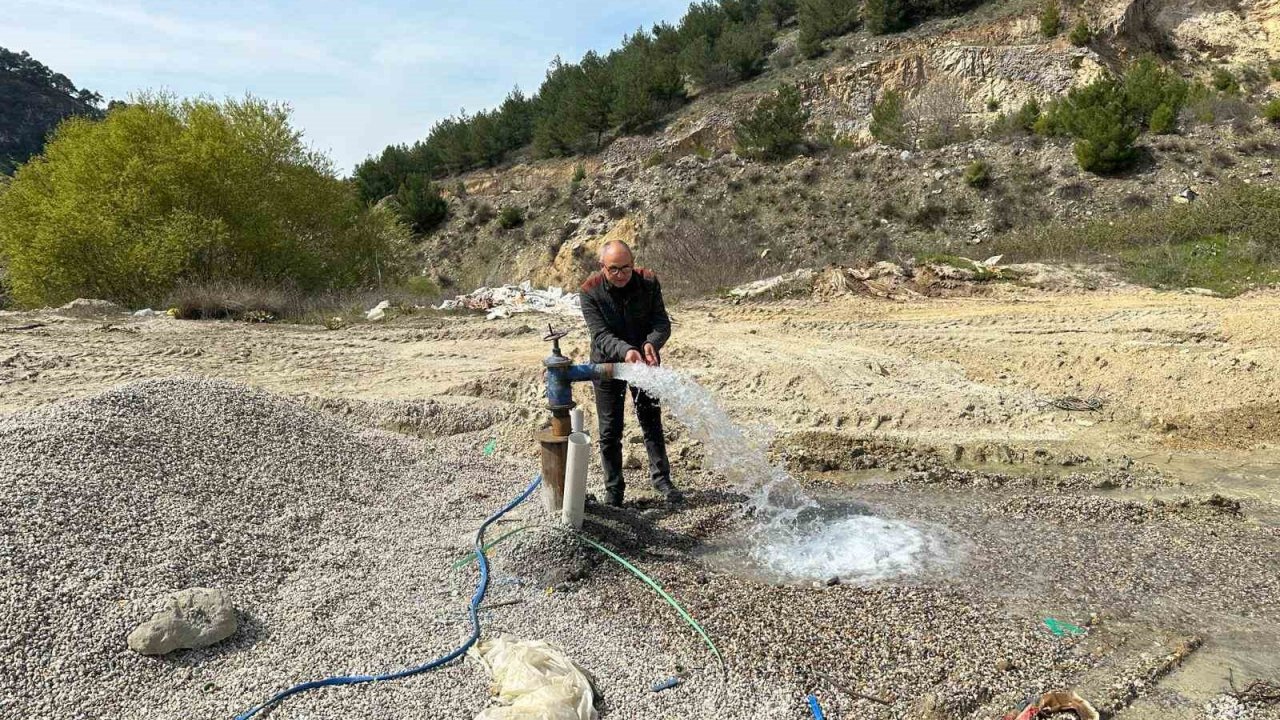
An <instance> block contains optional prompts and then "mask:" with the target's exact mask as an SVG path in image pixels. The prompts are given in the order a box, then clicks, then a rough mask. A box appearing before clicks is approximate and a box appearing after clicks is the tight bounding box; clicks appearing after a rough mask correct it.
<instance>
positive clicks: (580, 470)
mask: <svg viewBox="0 0 1280 720" xmlns="http://www.w3.org/2000/svg"><path fill="white" fill-rule="evenodd" d="M589 457H591V438H589V437H587V436H586V435H585V434H584V433H580V432H576V433H573V434H572V435H570V436H569V458H568V461H567V462H566V463H565V470H564V509H563V510H562V511H561V513H560V519H561V520H563V521H564V524H565V525H568V526H569V527H571V528H574V529H575V530H576V529H580V528H581V527H582V512H583V507H584V506H585V505H586V502H587V458H589Z"/></svg>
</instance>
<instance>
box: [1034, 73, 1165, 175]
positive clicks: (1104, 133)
mask: <svg viewBox="0 0 1280 720" xmlns="http://www.w3.org/2000/svg"><path fill="white" fill-rule="evenodd" d="M1140 115H1141V112H1140V111H1136V110H1135V109H1134V107H1133V106H1132V104H1131V102H1130V96H1129V94H1128V93H1127V92H1126V89H1125V87H1124V86H1122V85H1121V84H1120V83H1118V82H1116V81H1115V80H1114V79H1112V78H1109V77H1104V78H1100V79H1098V80H1096V81H1094V82H1092V83H1090V84H1089V85H1086V86H1085V87H1082V88H1076V89H1074V90H1072V91H1071V92H1070V93H1068V94H1067V97H1066V99H1065V101H1061V102H1057V103H1054V105H1053V108H1052V109H1051V111H1050V112H1049V113H1048V114H1046V115H1044V116H1042V117H1041V118H1040V120H1038V121H1037V122H1036V132H1038V133H1043V134H1047V135H1066V136H1070V137H1073V138H1075V139H1076V144H1075V156H1076V161H1077V162H1078V163H1079V164H1080V167H1081V168H1082V169H1084V170H1087V171H1089V172H1093V173H1098V174H1108V173H1115V172H1118V171H1120V170H1123V169H1125V168H1127V167H1128V166H1129V165H1131V164H1132V163H1133V161H1134V160H1135V159H1137V149H1136V148H1135V146H1134V143H1135V142H1136V141H1137V139H1138V133H1139V131H1140V128H1141V126H1140V123H1139V121H1138V117H1139V116H1140Z"/></svg>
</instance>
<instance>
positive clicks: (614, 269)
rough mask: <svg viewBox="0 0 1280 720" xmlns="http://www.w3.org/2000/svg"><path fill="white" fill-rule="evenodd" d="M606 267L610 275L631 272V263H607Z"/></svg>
mask: <svg viewBox="0 0 1280 720" xmlns="http://www.w3.org/2000/svg"><path fill="white" fill-rule="evenodd" d="M604 269H605V272H607V273H609V274H610V275H621V274H623V273H628V272H631V266H630V265H605V266H604Z"/></svg>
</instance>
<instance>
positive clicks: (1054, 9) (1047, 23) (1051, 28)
mask: <svg viewBox="0 0 1280 720" xmlns="http://www.w3.org/2000/svg"><path fill="white" fill-rule="evenodd" d="M1061 27H1062V9H1061V8H1059V7H1058V0H1047V1H1046V2H1045V3H1044V5H1041V6H1040V34H1041V35H1043V36H1045V37H1047V38H1054V37H1057V36H1058V30H1059V29H1060V28H1061Z"/></svg>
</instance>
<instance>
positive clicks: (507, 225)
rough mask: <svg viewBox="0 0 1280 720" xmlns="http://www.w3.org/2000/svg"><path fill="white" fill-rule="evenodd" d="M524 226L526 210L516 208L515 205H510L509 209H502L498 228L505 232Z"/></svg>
mask: <svg viewBox="0 0 1280 720" xmlns="http://www.w3.org/2000/svg"><path fill="white" fill-rule="evenodd" d="M523 224H524V210H523V209H522V208H518V207H515V206H514V205H508V206H507V207H504V208H502V212H500V213H498V227H501V228H502V229H503V230H511V229H513V228H518V227H520V226H521V225H523Z"/></svg>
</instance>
